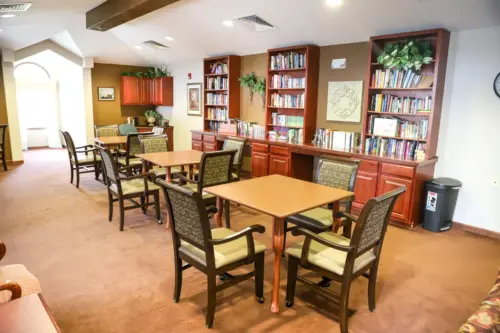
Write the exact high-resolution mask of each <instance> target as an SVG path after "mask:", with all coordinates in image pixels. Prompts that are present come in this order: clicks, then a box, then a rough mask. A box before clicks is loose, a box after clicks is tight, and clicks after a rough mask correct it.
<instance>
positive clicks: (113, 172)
mask: <svg viewBox="0 0 500 333" xmlns="http://www.w3.org/2000/svg"><path fill="white" fill-rule="evenodd" d="M96 147H97V149H98V151H99V155H100V156H101V160H102V166H103V171H104V179H105V182H106V184H107V185H108V186H110V185H111V184H118V186H120V182H119V181H118V169H117V167H116V161H115V160H114V158H113V155H112V154H111V152H110V151H109V150H108V149H107V148H103V147H100V146H96ZM118 190H119V193H121V188H120V187H119V188H118Z"/></svg>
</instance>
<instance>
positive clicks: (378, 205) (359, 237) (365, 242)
mask: <svg viewBox="0 0 500 333" xmlns="http://www.w3.org/2000/svg"><path fill="white" fill-rule="evenodd" d="M405 191H406V187H405V186H402V187H400V188H397V189H395V190H394V191H391V192H388V193H386V194H383V195H381V196H379V197H376V198H372V199H370V200H368V201H367V203H366V204H365V205H364V207H363V210H362V211H361V214H360V215H359V218H358V221H357V222H356V227H355V229H354V233H353V235H352V238H351V246H353V247H355V248H356V249H357V250H356V256H358V255H361V254H363V253H364V252H366V251H368V250H370V249H372V248H374V247H378V248H377V251H376V252H375V255H376V256H377V257H378V254H379V251H380V248H381V246H382V242H383V240H384V236H385V231H386V230H387V225H388V224H389V219H390V217H391V213H392V209H393V207H394V204H395V203H396V200H397V199H398V197H399V195H401V193H403V192H405Z"/></svg>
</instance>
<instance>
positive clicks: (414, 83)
mask: <svg viewBox="0 0 500 333" xmlns="http://www.w3.org/2000/svg"><path fill="white" fill-rule="evenodd" d="M433 83H434V77H433V76H429V75H421V74H417V73H415V72H413V71H412V70H408V71H404V70H398V69H386V70H381V69H377V70H376V71H375V73H373V75H372V85H371V87H372V88H397V89H401V88H405V89H408V88H430V87H432V85H433Z"/></svg>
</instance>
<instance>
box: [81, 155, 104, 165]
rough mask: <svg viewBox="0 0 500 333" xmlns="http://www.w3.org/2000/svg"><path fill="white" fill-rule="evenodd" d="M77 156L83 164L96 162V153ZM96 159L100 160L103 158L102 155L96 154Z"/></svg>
mask: <svg viewBox="0 0 500 333" xmlns="http://www.w3.org/2000/svg"><path fill="white" fill-rule="evenodd" d="M76 158H77V159H78V163H81V164H83V163H94V154H88V155H85V154H77V155H76ZM96 160H97V161H100V160H101V156H98V155H96Z"/></svg>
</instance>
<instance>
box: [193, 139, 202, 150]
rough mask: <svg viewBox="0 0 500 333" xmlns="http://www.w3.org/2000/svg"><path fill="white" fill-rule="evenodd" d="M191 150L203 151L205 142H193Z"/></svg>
mask: <svg viewBox="0 0 500 333" xmlns="http://www.w3.org/2000/svg"><path fill="white" fill-rule="evenodd" d="M191 149H192V150H199V151H203V142H201V141H198V140H193V141H192V143H191Z"/></svg>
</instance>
